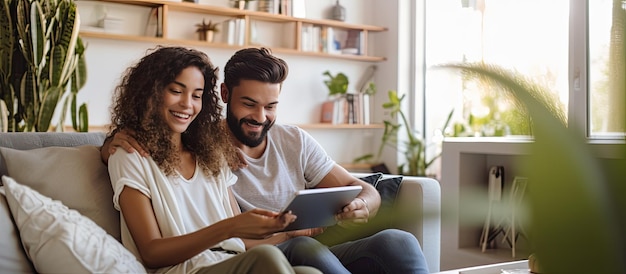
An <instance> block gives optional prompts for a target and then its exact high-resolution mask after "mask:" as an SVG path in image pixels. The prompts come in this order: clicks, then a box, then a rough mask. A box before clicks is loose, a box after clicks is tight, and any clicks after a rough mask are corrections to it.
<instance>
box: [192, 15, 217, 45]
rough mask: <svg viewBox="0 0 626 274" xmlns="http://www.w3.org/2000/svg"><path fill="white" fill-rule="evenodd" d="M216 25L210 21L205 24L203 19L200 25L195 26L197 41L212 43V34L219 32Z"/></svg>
mask: <svg viewBox="0 0 626 274" xmlns="http://www.w3.org/2000/svg"><path fill="white" fill-rule="evenodd" d="M218 25H219V23H213V22H211V20H209V23H205V21H204V19H202V23H201V24H196V32H197V33H198V39H199V40H200V41H207V42H213V37H214V34H215V33H217V32H219V29H218V28H217V26H218Z"/></svg>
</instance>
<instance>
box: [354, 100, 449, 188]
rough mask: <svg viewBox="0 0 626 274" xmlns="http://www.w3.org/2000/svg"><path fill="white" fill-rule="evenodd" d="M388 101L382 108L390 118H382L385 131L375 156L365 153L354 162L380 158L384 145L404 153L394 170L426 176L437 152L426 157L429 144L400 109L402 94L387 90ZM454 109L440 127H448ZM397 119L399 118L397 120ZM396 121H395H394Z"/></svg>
mask: <svg viewBox="0 0 626 274" xmlns="http://www.w3.org/2000/svg"><path fill="white" fill-rule="evenodd" d="M387 94H388V96H389V101H388V102H386V103H384V104H383V108H384V109H386V110H388V111H389V115H390V116H391V118H392V119H391V120H384V121H383V122H384V125H385V131H384V132H383V136H382V140H381V144H380V146H379V148H378V152H377V154H376V156H374V155H373V154H366V155H364V156H361V157H359V158H357V159H355V160H354V162H371V161H373V160H374V159H375V161H379V160H380V156H381V154H382V151H383V148H384V147H385V146H388V147H392V148H394V149H395V150H397V151H399V152H401V153H402V155H404V160H405V162H404V163H402V164H400V165H398V167H397V170H396V172H397V173H398V174H403V175H413V176H427V175H428V174H427V170H428V168H429V167H430V166H431V165H432V164H433V163H434V162H435V161H436V160H437V159H438V158H439V157H441V154H440V153H438V154H436V155H435V156H433V157H430V158H428V157H427V149H428V148H429V144H428V143H427V142H426V141H425V140H424V138H422V136H421V134H420V133H419V132H417V131H415V130H413V128H412V127H411V124H409V121H408V119H407V117H406V115H405V114H404V112H403V111H402V100H403V99H404V95H402V96H401V97H398V93H397V92H396V91H395V90H390V91H388V93H387ZM453 113H454V110H452V111H450V114H448V117H447V119H446V121H445V123H444V125H443V128H442V129H445V128H446V127H448V124H449V123H450V120H451V118H452V114H453ZM398 119H399V120H398ZM396 121H397V122H396ZM402 127H404V130H403V132H404V133H405V135H404V136H405V138H406V139H405V140H404V142H402V143H398V142H399V139H398V135H399V134H400V133H401V130H402ZM432 145H434V144H432Z"/></svg>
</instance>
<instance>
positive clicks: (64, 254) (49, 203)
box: [2, 176, 146, 273]
mask: <svg viewBox="0 0 626 274" xmlns="http://www.w3.org/2000/svg"><path fill="white" fill-rule="evenodd" d="M2 182H3V184H4V186H3V188H4V192H5V193H4V195H5V196H6V199H7V202H8V204H9V208H10V209H11V214H12V216H13V218H14V220H15V224H16V225H17V227H18V230H19V233H20V237H21V239H22V245H23V246H24V250H26V253H27V254H28V256H29V258H30V259H31V261H32V262H33V265H34V266H35V269H36V270H37V272H40V273H145V272H146V270H145V269H144V267H143V265H142V264H141V263H140V262H139V261H138V260H137V258H135V256H134V255H133V254H132V253H131V252H130V251H128V250H127V249H126V248H125V247H124V246H123V245H122V244H121V243H120V242H118V241H117V240H116V239H115V238H113V237H112V236H111V235H109V234H107V232H106V231H104V229H102V228H101V227H100V226H98V225H97V224H96V223H94V222H93V221H92V220H91V219H89V218H87V217H84V216H82V215H81V214H80V213H78V211H76V210H73V209H69V208H68V207H67V206H65V205H63V204H62V203H61V202H60V201H56V200H52V199H50V198H48V197H46V196H43V195H41V194H40V193H38V192H37V191H35V190H33V189H31V188H30V187H28V186H25V185H21V184H19V183H17V182H16V181H15V180H13V179H12V178H10V177H8V176H3V177H2Z"/></svg>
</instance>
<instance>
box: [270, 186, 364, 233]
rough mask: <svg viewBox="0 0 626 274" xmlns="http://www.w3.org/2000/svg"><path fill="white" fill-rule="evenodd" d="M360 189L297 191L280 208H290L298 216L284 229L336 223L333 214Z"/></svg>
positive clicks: (341, 188)
mask: <svg viewBox="0 0 626 274" xmlns="http://www.w3.org/2000/svg"><path fill="white" fill-rule="evenodd" d="M361 189H362V187H361V186H341V187H328V188H313V189H305V190H300V191H297V192H296V193H295V194H294V197H293V198H292V200H291V201H290V202H289V203H288V205H287V206H286V207H285V208H284V209H283V210H282V212H285V211H289V210H291V212H292V213H293V214H295V215H296V216H298V218H297V219H296V221H295V222H293V223H291V224H289V226H287V228H285V231H289V230H297V229H305V228H314V227H326V226H331V225H334V224H336V223H337V221H336V220H335V214H337V213H338V212H339V211H340V210H341V209H342V208H343V207H344V206H346V205H347V204H349V203H350V202H351V201H352V200H353V199H354V198H355V197H356V196H357V195H358V194H359V193H360V192H361Z"/></svg>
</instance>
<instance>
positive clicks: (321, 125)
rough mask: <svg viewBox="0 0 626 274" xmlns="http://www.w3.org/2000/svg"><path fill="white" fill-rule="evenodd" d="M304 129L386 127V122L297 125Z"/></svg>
mask: <svg viewBox="0 0 626 274" xmlns="http://www.w3.org/2000/svg"><path fill="white" fill-rule="evenodd" d="M297 126H298V127H300V128H303V129H384V128H385V125H384V124H369V125H362V124H330V123H317V124H299V125H297Z"/></svg>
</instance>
